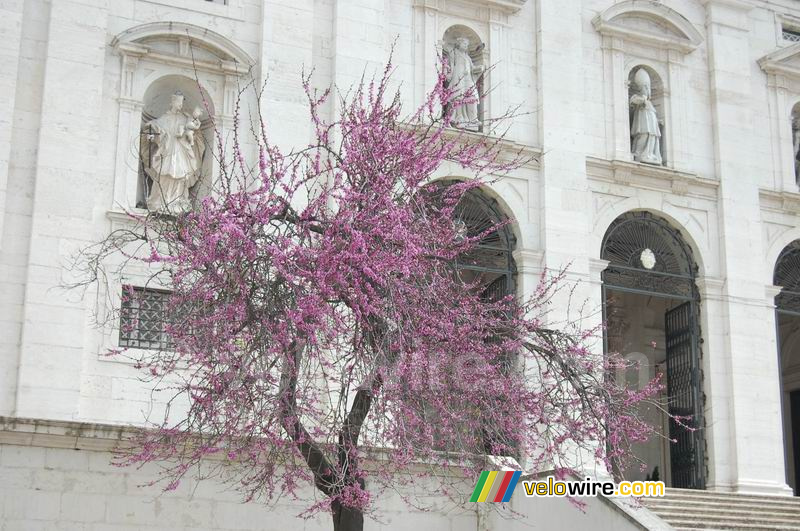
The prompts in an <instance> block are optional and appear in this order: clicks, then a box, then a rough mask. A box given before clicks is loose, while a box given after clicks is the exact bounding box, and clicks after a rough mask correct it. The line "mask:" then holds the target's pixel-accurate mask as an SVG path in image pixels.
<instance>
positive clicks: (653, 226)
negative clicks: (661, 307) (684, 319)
mask: <svg viewBox="0 0 800 531" xmlns="http://www.w3.org/2000/svg"><path fill="white" fill-rule="evenodd" d="M602 258H603V260H608V261H609V262H610V264H609V266H608V268H607V269H606V270H605V271H603V282H604V283H605V284H610V285H613V286H615V287H616V288H618V289H625V290H629V291H634V292H645V293H649V292H657V293H660V294H663V295H667V296H674V297H679V298H682V299H685V300H689V299H695V298H697V291H696V287H695V283H694V280H695V276H696V273H697V264H695V262H694V258H693V256H692V250H691V248H690V247H689V246H688V245H687V244H686V242H685V241H684V239H683V238H682V237H681V234H680V232H679V231H677V230H676V229H675V228H674V227H672V225H670V224H669V222H668V221H666V220H665V219H663V218H660V217H658V216H654V215H653V214H651V213H650V212H628V213H627V214H624V215H622V216H620V217H618V218H617V219H616V220H614V222H613V223H612V224H611V226H609V228H608V230H607V231H606V234H605V237H604V238H603V251H602Z"/></svg>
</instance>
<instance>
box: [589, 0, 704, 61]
mask: <svg viewBox="0 0 800 531" xmlns="http://www.w3.org/2000/svg"><path fill="white" fill-rule="evenodd" d="M628 17H639V18H647V19H650V20H652V21H654V22H656V23H657V24H659V25H661V26H663V27H666V28H670V29H672V30H673V31H672V32H670V33H668V32H666V31H663V30H662V31H660V32H656V31H652V30H649V29H645V28H637V27H634V26H633V25H630V24H626V22H625V18H628ZM592 24H593V25H594V27H595V29H596V30H597V31H598V32H599V33H601V34H602V35H604V36H608V37H618V38H622V39H625V40H629V41H633V42H641V43H644V44H649V45H651V46H655V47H658V48H667V49H671V50H678V51H680V52H683V53H685V54H688V53H691V52H693V51H694V50H695V49H697V47H698V46H700V44H701V43H702V42H703V35H702V34H701V33H700V32H699V31H698V30H697V28H695V27H694V25H693V24H692V23H691V22H689V21H688V20H687V19H686V17H684V16H683V15H681V14H680V13H678V12H677V11H675V10H674V9H671V8H669V7H667V6H665V5H664V4H662V3H660V2H657V1H654V0H625V1H624V2H620V3H619V4H615V5H613V6H611V7H610V8H608V9H606V10H605V11H603V12H602V13H600V14H599V15H597V16H596V17H595V18H594V20H593V21H592Z"/></svg>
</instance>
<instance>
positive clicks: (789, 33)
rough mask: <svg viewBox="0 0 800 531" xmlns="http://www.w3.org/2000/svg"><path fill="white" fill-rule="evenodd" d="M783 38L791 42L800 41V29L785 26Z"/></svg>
mask: <svg viewBox="0 0 800 531" xmlns="http://www.w3.org/2000/svg"><path fill="white" fill-rule="evenodd" d="M783 40H785V41H789V42H800V30H797V29H789V28H787V27H784V28H783Z"/></svg>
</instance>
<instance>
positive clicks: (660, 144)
mask: <svg viewBox="0 0 800 531" xmlns="http://www.w3.org/2000/svg"><path fill="white" fill-rule="evenodd" d="M642 78H644V79H646V80H647V83H648V84H649V88H647V89H646V88H645V87H644V86H643V83H642V82H641V79H642ZM643 100H644V101H643ZM648 101H649V102H650V105H652V109H653V110H654V111H655V123H654V124H651V126H653V127H654V129H653V130H654V131H657V132H658V136H657V137H655V138H654V139H653V140H652V141H653V143H655V144H656V145H655V146H641V145H640V146H639V147H637V144H643V143H644V142H640V141H638V140H637V138H636V135H635V134H634V133H635V132H636V129H637V126H636V123H638V128H639V129H641V128H642V127H646V125H645V124H644V122H648V123H649V122H651V121H652V120H648V119H647V118H645V117H646V116H647V115H648V113H649V112H650V109H649V106H648V105H647V102H648ZM628 102H629V105H630V106H629V120H628V125H629V128H630V129H629V131H630V137H631V154H632V156H633V160H634V161H636V162H644V163H647V164H653V165H656V166H666V165H667V144H666V138H667V135H666V131H665V127H666V107H667V95H666V90H665V87H664V82H663V81H662V79H661V76H660V75H659V74H658V72H656V70H655V69H654V68H652V67H651V66H649V65H646V64H636V65H634V66H633V67H632V68H631V69H630V70H629V72H628ZM642 148H643V149H644V151H645V152H646V153H648V154H649V156H647V157H646V159H647V160H640V155H639V153H638V152H639V151H640V150H641V149H642ZM656 150H657V153H655V151H656ZM656 156H657V157H656ZM657 160H658V162H657Z"/></svg>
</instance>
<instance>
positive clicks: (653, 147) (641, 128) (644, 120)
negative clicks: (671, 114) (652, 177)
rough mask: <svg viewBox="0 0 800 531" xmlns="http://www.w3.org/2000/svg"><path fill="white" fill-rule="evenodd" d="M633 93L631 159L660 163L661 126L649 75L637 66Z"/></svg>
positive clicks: (647, 162)
mask: <svg viewBox="0 0 800 531" xmlns="http://www.w3.org/2000/svg"><path fill="white" fill-rule="evenodd" d="M631 91H632V93H633V95H632V96H631V100H630V105H631V110H632V112H633V118H632V120H631V151H632V152H633V160H635V161H637V162H643V163H645V164H657V165H661V164H662V163H663V159H662V158H661V127H660V124H659V120H658V114H657V113H656V108H655V107H654V106H653V102H652V101H650V98H651V97H652V91H651V82H650V75H649V74H648V73H647V70H645V69H644V68H639V70H637V71H636V74H635V76H634V78H633V85H632V87H631Z"/></svg>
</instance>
